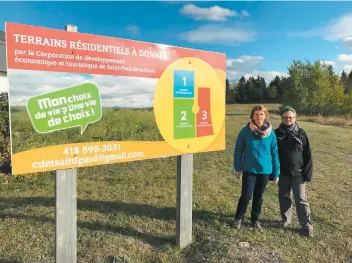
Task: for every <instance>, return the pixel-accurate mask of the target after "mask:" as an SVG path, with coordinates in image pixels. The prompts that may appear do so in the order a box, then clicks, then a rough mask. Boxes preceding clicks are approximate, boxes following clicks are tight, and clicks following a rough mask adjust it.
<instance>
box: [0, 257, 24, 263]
mask: <svg viewBox="0 0 352 263" xmlns="http://www.w3.org/2000/svg"><path fill="white" fill-rule="evenodd" d="M0 263H20V262H19V261H17V260H9V259H1V258H0Z"/></svg>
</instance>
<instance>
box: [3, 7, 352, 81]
mask: <svg viewBox="0 0 352 263" xmlns="http://www.w3.org/2000/svg"><path fill="white" fill-rule="evenodd" d="M6 21H9V22H16V23H23V24H29V25H35V26H44V27H50V28H58V29H63V28H64V26H65V24H68V23H69V24H74V25H76V26H78V30H79V31H80V32H85V33H92V34H97V35H106V36H113V37H120V38H129V39H135V40H141V41H147V42H154V43H162V44H169V45H176V46H183V47H190V48H196V49H204V50H210V51H217V52H222V53H226V55H227V60H228V70H227V76H228V78H229V79H231V80H234V79H237V78H239V77H241V76H242V75H245V76H246V77H248V76H249V75H251V74H252V75H256V74H258V73H259V74H260V75H262V76H264V77H265V79H266V80H271V79H272V78H273V77H274V76H275V75H276V74H281V75H285V73H286V72H287V67H288V66H289V65H290V63H292V61H293V60H305V59H310V60H311V61H314V60H325V61H327V63H333V65H334V68H335V70H336V71H337V72H339V73H340V72H341V71H342V70H343V69H345V70H347V71H350V70H351V69H352V2H336V3H334V2H215V1H211V2H210V1H209V2H198V1H195V2H182V1H171V2H2V3H0V30H2V31H4V26H5V25H4V23H5V22H6Z"/></svg>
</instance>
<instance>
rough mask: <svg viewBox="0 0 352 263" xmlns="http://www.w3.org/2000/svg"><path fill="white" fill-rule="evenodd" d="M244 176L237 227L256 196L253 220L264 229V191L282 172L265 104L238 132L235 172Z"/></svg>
mask: <svg viewBox="0 0 352 263" xmlns="http://www.w3.org/2000/svg"><path fill="white" fill-rule="evenodd" d="M242 173H243V176H242V192H241V197H240V199H239V201H238V205H237V210H236V214H235V218H234V222H233V224H234V227H236V228H238V229H239V228H240V227H241V224H242V221H243V219H244V215H245V213H246V210H247V207H248V203H249V201H250V200H251V199H252V195H253V201H252V212H251V222H252V224H253V227H254V228H255V229H257V230H259V231H262V230H263V229H262V227H261V225H260V222H259V217H260V213H261V208H262V203H263V198H262V197H263V193H264V192H265V188H266V185H267V183H268V181H269V177H270V180H272V183H273V184H277V183H278V181H279V174H280V162H279V157H278V149H277V140H276V135H275V132H274V131H273V128H272V126H271V124H270V123H269V121H268V112H267V110H266V109H265V107H264V106H262V105H258V106H255V107H254V108H253V109H252V111H251V115H250V121H249V122H248V124H247V125H246V126H245V127H243V128H242V129H241V131H240V133H239V134H238V136H237V140H236V145H235V152H234V175H235V176H236V177H237V178H240V177H241V175H242Z"/></svg>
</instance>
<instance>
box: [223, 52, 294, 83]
mask: <svg viewBox="0 0 352 263" xmlns="http://www.w3.org/2000/svg"><path fill="white" fill-rule="evenodd" d="M263 59H264V58H263V57H262V56H248V55H244V56H241V57H239V58H234V59H228V60H227V61H226V68H227V72H226V77H227V78H228V79H229V80H230V81H234V80H235V81H237V80H239V79H240V78H241V77H242V76H244V77H245V78H246V79H248V78H249V77H250V76H253V77H255V78H256V77H257V76H258V75H259V76H261V77H263V78H264V79H265V81H266V83H267V84H269V83H270V81H271V80H273V79H274V78H275V77H276V76H282V77H287V76H288V74H287V73H285V72H279V71H264V70H258V69H257V66H258V65H259V64H260V62H261V61H262V60H263Z"/></svg>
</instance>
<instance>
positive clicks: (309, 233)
mask: <svg viewBox="0 0 352 263" xmlns="http://www.w3.org/2000/svg"><path fill="white" fill-rule="evenodd" d="M301 234H302V235H303V236H306V237H310V238H312V237H314V233H313V227H312V226H305V227H302V229H301Z"/></svg>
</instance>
